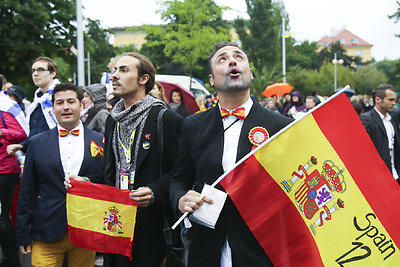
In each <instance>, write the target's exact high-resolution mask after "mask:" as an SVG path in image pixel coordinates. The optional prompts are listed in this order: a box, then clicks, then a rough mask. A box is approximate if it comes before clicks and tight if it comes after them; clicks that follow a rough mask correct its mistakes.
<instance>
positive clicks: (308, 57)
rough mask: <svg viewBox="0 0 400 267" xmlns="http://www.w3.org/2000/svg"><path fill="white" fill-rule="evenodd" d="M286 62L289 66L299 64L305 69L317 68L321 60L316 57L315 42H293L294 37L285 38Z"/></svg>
mask: <svg viewBox="0 0 400 267" xmlns="http://www.w3.org/2000/svg"><path fill="white" fill-rule="evenodd" d="M286 40H287V41H286V64H287V66H289V68H291V67H293V66H300V67H302V68H305V69H315V70H317V69H319V68H320V67H321V65H322V62H321V61H320V60H319V59H318V53H317V52H316V50H317V43H316V42H309V41H304V42H301V43H298V44H297V43H295V39H293V38H289V39H286Z"/></svg>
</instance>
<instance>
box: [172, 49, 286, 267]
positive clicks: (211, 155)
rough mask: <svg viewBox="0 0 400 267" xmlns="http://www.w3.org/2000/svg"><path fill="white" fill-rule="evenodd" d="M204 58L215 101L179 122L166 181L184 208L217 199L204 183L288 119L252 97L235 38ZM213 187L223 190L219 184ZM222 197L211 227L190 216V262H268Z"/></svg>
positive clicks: (246, 62)
mask: <svg viewBox="0 0 400 267" xmlns="http://www.w3.org/2000/svg"><path fill="white" fill-rule="evenodd" d="M208 62H209V66H210V71H211V74H210V75H209V80H210V84H211V85H212V86H214V87H215V89H216V91H217V93H218V98H219V102H218V104H217V105H216V106H215V107H213V108H210V109H209V110H207V111H204V112H201V113H198V114H195V115H193V116H190V117H188V118H186V119H185V121H184V123H183V125H182V135H181V142H180V145H179V153H180V154H179V156H178V158H177V161H176V162H177V165H176V166H175V170H174V173H173V175H172V178H171V184H170V200H171V202H172V205H173V207H174V208H175V209H176V210H177V211H180V212H182V213H185V212H189V213H192V212H194V211H200V210H199V208H200V207H201V208H202V209H203V207H202V205H203V203H208V204H213V203H214V202H215V203H217V201H216V200H217V199H212V198H210V197H207V196H205V197H202V195H201V194H200V192H201V191H202V189H203V187H204V185H205V184H207V185H211V184H213V182H214V181H215V180H216V179H217V178H218V177H219V176H221V175H222V174H223V173H224V172H226V171H227V170H230V169H232V168H233V166H234V165H235V163H236V162H237V161H238V160H240V159H241V158H242V157H243V156H245V155H246V154H247V153H249V152H250V151H251V149H252V148H253V147H255V146H257V145H259V144H261V143H262V142H264V141H265V140H267V139H268V138H269V137H270V136H272V135H273V134H275V133H276V132H278V131H279V130H280V129H282V128H283V127H285V126H286V125H287V124H289V123H290V122H291V119H289V118H286V117H284V116H281V115H280V114H277V113H275V112H271V111H269V110H267V109H265V108H263V107H262V106H261V105H260V104H258V103H257V102H253V100H252V99H251V98H250V85H251V81H252V80H253V73H252V70H251V68H250V64H249V60H248V58H247V55H246V54H245V52H244V51H243V50H242V49H240V48H239V47H238V46H237V44H235V43H231V42H224V43H219V44H217V45H215V47H214V51H213V52H212V53H211V54H210V55H209V57H208ZM192 187H193V189H192ZM216 189H219V190H221V191H224V189H223V188H222V186H220V185H217V186H216ZM224 201H225V202H223V201H222V203H221V202H219V204H220V206H222V210H221V211H220V213H219V215H217V216H218V217H217V220H216V223H215V225H213V226H212V227H214V229H210V228H209V227H207V226H205V225H209V224H208V223H202V221H200V222H199V220H198V219H196V221H192V222H191V224H192V229H191V244H190V248H189V264H188V265H189V266H224V267H226V266H272V263H271V262H270V260H269V258H268V256H267V254H266V253H265V252H264V251H263V249H262V247H261V246H260V244H259V243H258V242H257V240H256V239H255V237H254V236H253V234H252V233H251V231H250V230H249V228H248V227H247V225H246V223H245V222H244V220H243V218H242V217H241V216H240V214H239V212H238V210H237V208H236V207H235V204H234V203H233V202H232V200H231V199H230V198H229V196H227V197H226V199H224ZM204 206H206V207H208V206H209V205H204ZM203 210H204V209H203ZM197 214H199V213H197ZM203 214H204V213H203ZM208 214H210V212H209V213H208ZM210 217H211V216H210ZM185 224H186V225H187V224H190V223H188V222H187V221H186V223H185Z"/></svg>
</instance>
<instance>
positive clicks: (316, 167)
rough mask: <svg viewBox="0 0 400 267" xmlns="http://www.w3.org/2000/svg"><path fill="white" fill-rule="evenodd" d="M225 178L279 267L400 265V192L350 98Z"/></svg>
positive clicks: (338, 99)
mask: <svg viewBox="0 0 400 267" xmlns="http://www.w3.org/2000/svg"><path fill="white" fill-rule="evenodd" d="M252 153H253V154H249V155H248V156H247V157H246V159H245V160H244V161H243V163H241V164H240V165H238V166H237V167H236V168H235V169H234V170H233V171H232V172H230V173H229V174H228V175H227V176H226V177H225V179H223V180H222V181H221V184H222V186H223V187H224V188H225V189H226V191H227V192H228V194H229V196H230V197H231V198H232V200H233V202H234V203H235V205H236V207H237V208H238V210H239V212H240V213H241V215H242V216H243V218H244V220H245V221H246V223H247V225H248V226H249V228H250V230H251V231H252V233H253V234H254V236H255V237H256V238H257V240H258V241H259V243H260V244H261V246H262V247H263V249H264V250H265V252H266V253H267V255H268V256H269V257H270V259H271V260H272V262H273V263H274V265H275V266H313V267H315V266H400V252H399V248H400V209H399V206H398V205H399V203H400V187H399V185H398V184H397V182H396V181H395V179H394V178H393V176H392V174H391V173H390V171H389V170H388V169H387V167H386V165H385V164H384V163H383V161H382V160H381V158H380V156H379V155H378V153H377V151H376V149H375V147H374V145H373V143H372V141H371V140H370V138H369V136H368V134H367V132H366V131H365V130H364V127H363V125H362V123H361V121H360V120H359V118H358V116H357V114H356V113H355V111H354V109H353V107H352V105H351V104H350V101H349V100H348V99H347V98H346V96H345V95H344V94H343V93H339V94H336V95H334V96H333V97H332V98H330V99H329V101H327V102H326V103H324V104H322V105H320V106H319V107H318V108H316V109H315V110H314V111H313V112H311V113H309V114H308V115H306V116H305V117H304V118H302V119H301V120H298V121H295V122H293V123H292V124H290V125H288V127H286V128H285V129H283V130H282V131H281V132H279V133H278V134H277V135H275V136H274V137H272V138H270V140H267V141H266V142H265V143H264V144H263V145H262V146H261V147H259V148H257V149H255V150H254V151H253V152H252Z"/></svg>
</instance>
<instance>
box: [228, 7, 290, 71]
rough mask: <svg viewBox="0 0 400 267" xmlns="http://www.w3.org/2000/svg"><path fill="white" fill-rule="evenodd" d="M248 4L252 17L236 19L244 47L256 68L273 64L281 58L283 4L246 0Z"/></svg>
mask: <svg viewBox="0 0 400 267" xmlns="http://www.w3.org/2000/svg"><path fill="white" fill-rule="evenodd" d="M246 5H247V14H248V15H249V17H250V19H249V20H244V19H242V18H238V19H236V20H235V21H234V26H235V29H236V32H237V34H238V35H239V38H240V41H241V45H242V48H243V49H244V50H246V52H247V55H248V57H249V60H250V61H251V62H253V64H254V66H255V68H256V69H262V67H263V66H273V65H275V64H276V63H278V62H279V60H280V58H281V57H280V55H281V53H280V51H281V38H280V33H281V25H282V15H281V12H282V11H283V9H284V7H283V4H282V3H281V2H273V1H272V0H246Z"/></svg>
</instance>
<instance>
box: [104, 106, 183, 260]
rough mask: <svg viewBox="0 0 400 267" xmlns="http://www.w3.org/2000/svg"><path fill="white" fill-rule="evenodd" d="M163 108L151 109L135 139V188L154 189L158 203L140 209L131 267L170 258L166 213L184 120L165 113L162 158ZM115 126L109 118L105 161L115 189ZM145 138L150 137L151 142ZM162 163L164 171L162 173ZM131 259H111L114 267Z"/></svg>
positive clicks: (171, 112)
mask: <svg viewBox="0 0 400 267" xmlns="http://www.w3.org/2000/svg"><path fill="white" fill-rule="evenodd" d="M161 108H162V107H160V106H153V107H152V108H151V110H150V112H149V115H148V117H147V120H146V122H145V125H144V128H143V132H142V135H141V136H138V134H136V135H135V142H136V140H137V139H138V138H139V142H140V146H139V151H138V155H137V162H136V173H135V184H134V188H135V189H136V188H138V187H142V186H148V187H150V188H151V189H152V190H153V193H154V203H153V204H152V205H150V206H149V207H146V208H138V209H137V214H136V224H135V234H134V238H133V249H132V261H133V265H129V266H160V264H161V261H162V260H163V258H164V257H165V254H166V245H165V241H164V237H163V235H162V229H163V225H164V212H167V213H169V212H171V209H170V208H169V207H170V206H169V202H168V199H169V180H170V179H169V173H170V172H171V170H172V168H173V165H174V163H175V161H176V155H177V150H178V139H179V133H180V129H181V124H182V121H183V118H182V117H181V116H179V115H178V114H176V113H175V112H173V111H171V110H167V111H166V112H165V113H164V115H163V120H162V121H163V155H160V153H159V140H158V131H157V118H158V113H159V112H160V110H161ZM115 124H116V122H115V121H114V120H113V119H112V117H111V116H109V117H108V119H107V122H106V131H105V141H106V150H105V155H106V158H105V161H106V183H107V184H109V185H112V186H115V178H116V173H115V172H116V169H115V168H116V166H115V155H114V152H113V149H112V138H113V133H114V128H115ZM145 136H149V138H146V137H145ZM144 142H150V148H148V149H145V148H144V146H143V143H144ZM133 153H134V149H132V158H133V157H134V156H135V155H134V154H133ZM161 160H162V163H163V169H162V170H161V171H160V162H161ZM160 174H161V175H160ZM171 220H172V219H171ZM121 257H122V256H121ZM127 259H129V258H127ZM127 259H125V260H124V259H122V260H121V259H119V258H118V257H115V256H111V263H110V264H111V265H110V266H117V265H118V266H125V265H124V264H119V263H117V261H119V262H127V261H128V260H127Z"/></svg>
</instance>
